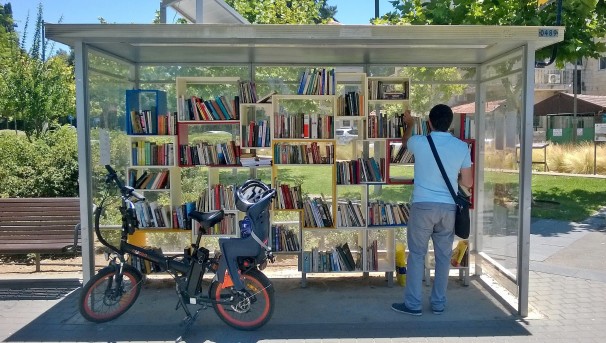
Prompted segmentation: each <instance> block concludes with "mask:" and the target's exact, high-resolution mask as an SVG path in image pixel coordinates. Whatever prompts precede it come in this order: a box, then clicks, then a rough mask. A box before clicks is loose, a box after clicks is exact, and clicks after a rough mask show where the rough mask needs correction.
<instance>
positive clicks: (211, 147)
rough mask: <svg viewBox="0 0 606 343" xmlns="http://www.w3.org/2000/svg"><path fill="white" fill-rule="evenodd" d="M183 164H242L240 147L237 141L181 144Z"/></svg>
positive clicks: (180, 154)
mask: <svg viewBox="0 0 606 343" xmlns="http://www.w3.org/2000/svg"><path fill="white" fill-rule="evenodd" d="M179 164H180V165H181V166H202V165H206V166H214V165H240V147H239V146H237V145H236V142H235V141H229V142H228V143H218V144H208V143H206V142H203V143H198V144H192V145H186V144H181V145H179Z"/></svg>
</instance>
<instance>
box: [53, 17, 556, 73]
mask: <svg viewBox="0 0 606 343" xmlns="http://www.w3.org/2000/svg"><path fill="white" fill-rule="evenodd" d="M45 29H46V31H45V32H46V36H47V37H48V38H50V39H52V40H54V41H57V42H60V43H63V44H66V45H69V46H74V45H75V44H76V43H77V42H83V43H85V44H87V46H89V47H91V48H93V49H95V50H99V51H102V52H105V53H107V54H109V55H113V56H114V57H116V58H120V59H124V60H126V61H129V62H131V63H143V64H161V63H170V64H187V63H207V64H210V63H218V64H248V63H258V64H282V65H285V64H287V65H297V64H298V65H327V66H330V65H347V64H350V65H351V64H367V63H368V64H417V65H419V64H420V65H425V66H430V65H476V64H479V63H483V62H486V61H489V60H491V59H495V58H498V57H500V56H503V55H505V54H507V53H509V52H511V51H514V50H515V49H517V48H519V47H521V46H524V45H526V44H530V46H531V48H534V49H539V48H543V47H546V46H549V45H552V44H554V43H557V42H560V41H561V40H562V39H563V37H564V28H563V27H537V26H479V25H453V26H440V25H408V26H393V25H390V26H377V25H246V24H191V25H176V24H45ZM545 30H548V32H551V36H549V35H545V34H544V33H545V32H546V31H545ZM549 30H551V31H549Z"/></svg>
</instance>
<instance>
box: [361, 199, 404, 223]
mask: <svg viewBox="0 0 606 343" xmlns="http://www.w3.org/2000/svg"><path fill="white" fill-rule="evenodd" d="M409 214H410V204H409V203H391V202H384V201H382V200H375V201H371V202H369V204H368V225H369V226H384V225H406V223H408V216H409Z"/></svg>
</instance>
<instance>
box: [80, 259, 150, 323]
mask: <svg viewBox="0 0 606 343" xmlns="http://www.w3.org/2000/svg"><path fill="white" fill-rule="evenodd" d="M117 268H118V266H109V267H105V268H103V269H101V270H100V271H99V272H98V273H97V274H96V275H95V276H94V277H93V278H92V279H91V280H90V281H89V282H87V283H86V285H84V287H83V288H82V293H81V294H80V302H79V308H80V313H81V314H82V316H83V317H84V318H86V319H87V320H90V321H91V322H95V323H103V322H107V321H110V320H113V319H116V318H118V317H119V316H121V315H122V314H123V313H124V312H126V311H127V310H128V309H129V308H130V307H131V306H132V305H133V304H134V303H135V300H137V297H138V296H139V293H140V292H141V279H142V277H141V273H139V271H138V270H137V269H135V268H133V267H132V266H130V265H124V271H123V273H122V282H121V285H120V286H119V287H117V282H116V281H117V280H116V271H117Z"/></svg>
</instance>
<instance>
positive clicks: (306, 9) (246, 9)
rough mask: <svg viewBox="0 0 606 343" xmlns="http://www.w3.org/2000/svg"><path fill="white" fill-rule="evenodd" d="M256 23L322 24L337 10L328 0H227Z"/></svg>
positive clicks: (245, 16) (251, 21)
mask: <svg viewBox="0 0 606 343" xmlns="http://www.w3.org/2000/svg"><path fill="white" fill-rule="evenodd" d="M225 2H226V3H227V4H228V5H230V6H231V7H233V8H234V9H235V10H236V11H238V13H240V14H241V15H242V16H243V17H244V18H246V20H248V21H249V22H250V23H254V24H320V23H326V22H327V21H328V20H329V19H331V18H332V17H333V16H334V14H335V13H336V12H337V8H336V6H327V4H326V0H297V1H292V0H226V1H225Z"/></svg>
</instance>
